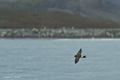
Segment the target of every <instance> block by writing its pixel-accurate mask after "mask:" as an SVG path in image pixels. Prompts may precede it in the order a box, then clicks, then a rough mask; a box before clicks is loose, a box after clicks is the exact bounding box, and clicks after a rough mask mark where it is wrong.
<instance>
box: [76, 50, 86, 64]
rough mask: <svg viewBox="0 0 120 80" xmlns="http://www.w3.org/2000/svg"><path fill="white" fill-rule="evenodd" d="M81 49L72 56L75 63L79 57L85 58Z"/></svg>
mask: <svg viewBox="0 0 120 80" xmlns="http://www.w3.org/2000/svg"><path fill="white" fill-rule="evenodd" d="M81 53H82V49H80V50H79V51H78V53H77V54H76V55H75V56H74V57H75V64H76V63H77V62H78V61H79V59H80V58H86V56H82V55H81Z"/></svg>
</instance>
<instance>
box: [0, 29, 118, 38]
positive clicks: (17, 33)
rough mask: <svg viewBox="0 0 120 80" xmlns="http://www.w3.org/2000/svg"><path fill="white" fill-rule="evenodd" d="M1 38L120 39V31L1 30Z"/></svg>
mask: <svg viewBox="0 0 120 80" xmlns="http://www.w3.org/2000/svg"><path fill="white" fill-rule="evenodd" d="M0 38H120V29H119V28H114V29H110V28H108V29H92V28H89V29H74V28H72V29H70V28H65V27H63V28H59V29H47V28H43V29H36V28H33V29H24V28H23V29H0Z"/></svg>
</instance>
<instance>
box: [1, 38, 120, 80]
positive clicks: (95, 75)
mask: <svg viewBox="0 0 120 80" xmlns="http://www.w3.org/2000/svg"><path fill="white" fill-rule="evenodd" d="M119 45H120V39H0V77H1V79H2V80H119V79H120V76H119V74H120V69H119V68H120V63H119V61H120V58H119V56H120V53H119V50H120V46H119ZM80 48H82V49H83V53H82V54H84V55H87V58H85V59H80V61H79V62H78V63H77V64H74V55H75V54H76V53H77V51H78V50H79V49H80Z"/></svg>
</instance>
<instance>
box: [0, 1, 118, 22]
mask: <svg viewBox="0 0 120 80" xmlns="http://www.w3.org/2000/svg"><path fill="white" fill-rule="evenodd" d="M119 2H120V1H119V0H0V8H2V9H9V10H24V11H31V12H48V11H62V12H68V13H71V14H81V15H82V16H84V17H91V18H101V19H107V20H112V21H115V22H120V6H119V4H118V3H119Z"/></svg>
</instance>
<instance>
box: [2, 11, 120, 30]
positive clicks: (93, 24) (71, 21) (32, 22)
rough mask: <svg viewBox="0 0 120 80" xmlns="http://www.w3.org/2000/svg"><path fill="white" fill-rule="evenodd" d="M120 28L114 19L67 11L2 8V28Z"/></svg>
mask: <svg viewBox="0 0 120 80" xmlns="http://www.w3.org/2000/svg"><path fill="white" fill-rule="evenodd" d="M43 27H47V28H63V27H68V28H72V27H74V28H113V27H114V28H120V24H117V23H115V22H112V21H107V20H102V19H101V20H99V19H91V18H85V17H83V16H81V15H73V14H68V13H65V12H59V11H50V12H45V13H33V12H24V11H8V10H3V9H0V28H43Z"/></svg>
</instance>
